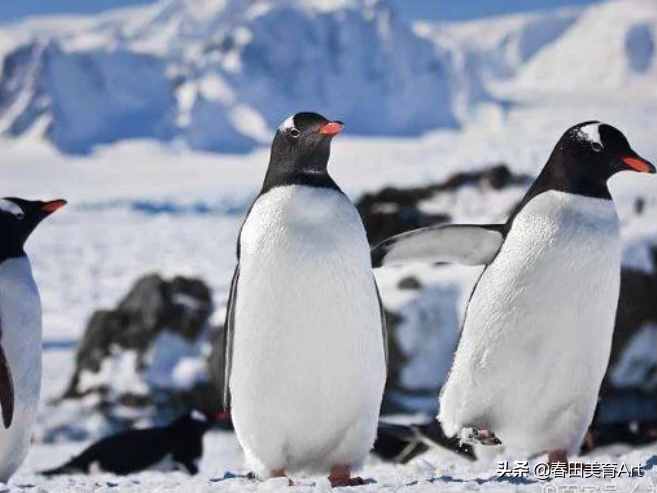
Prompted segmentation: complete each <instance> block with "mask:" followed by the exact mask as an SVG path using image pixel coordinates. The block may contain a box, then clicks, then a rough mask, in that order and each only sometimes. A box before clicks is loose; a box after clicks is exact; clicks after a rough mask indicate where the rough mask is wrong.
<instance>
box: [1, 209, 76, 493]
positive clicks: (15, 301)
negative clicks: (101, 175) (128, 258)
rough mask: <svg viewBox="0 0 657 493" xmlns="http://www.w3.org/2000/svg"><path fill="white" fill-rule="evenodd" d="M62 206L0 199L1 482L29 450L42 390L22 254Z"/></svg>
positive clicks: (35, 300) (37, 305)
mask: <svg viewBox="0 0 657 493" xmlns="http://www.w3.org/2000/svg"><path fill="white" fill-rule="evenodd" d="M65 204H66V201H65V200H52V201H50V202H41V201H30V200H23V199H17V198H4V199H0V407H1V408H2V424H1V425H0V481H2V482H4V483H6V482H7V481H8V480H9V478H10V477H11V476H12V474H14V472H15V471H16V470H17V469H18V467H19V466H20V465H21V464H22V462H23V460H24V459H25V456H26V455H27V451H28V449H29V446H30V440H31V438H32V425H33V423H34V420H35V418H36V413H37V405H38V403H39V394H40V389H41V299H40V297H39V291H38V289H37V286H36V283H35V282H34V278H33V277H32V268H31V266H30V261H29V259H28V258H27V255H26V254H25V250H24V249H23V247H24V245H25V241H26V240H27V238H28V237H29V236H30V234H31V233H32V231H34V228H36V227H37V225H38V224H39V223H40V222H41V221H42V220H43V219H45V218H46V217H48V216H49V215H50V214H52V213H53V212H55V211H56V210H57V209H59V208H60V207H62V206H64V205H65Z"/></svg>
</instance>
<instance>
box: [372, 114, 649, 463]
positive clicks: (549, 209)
mask: <svg viewBox="0 0 657 493" xmlns="http://www.w3.org/2000/svg"><path fill="white" fill-rule="evenodd" d="M625 170H630V171H636V172H641V173H654V172H655V167H654V166H653V165H652V164H650V163H649V162H647V161H646V160H645V159H642V158H641V157H639V156H638V155H637V154H636V153H635V152H634V151H633V150H632V149H631V148H630V145H629V143H628V141H627V139H626V138H625V136H624V135H623V134H622V133H621V132H620V131H619V130H617V129H616V128H614V127H612V126H610V125H607V124H604V123H600V122H597V121H592V122H585V123H580V124H579V125H575V126H574V127H572V128H570V129H568V130H567V131H566V133H565V134H564V135H563V136H562V137H561V139H560V140H559V142H558V143H557V145H556V147H555V148H554V150H553V152H552V155H551V156H550V159H549V160H548V162H547V164H546V165H545V167H544V168H543V171H542V172H541V174H540V175H539V177H538V178H537V179H536V181H535V182H534V183H533V185H532V186H531V188H530V189H529V191H528V192H527V194H526V195H525V197H524V198H523V199H522V201H521V203H520V204H519V206H518V207H517V208H516V210H515V211H514V212H513V213H512V215H511V217H510V219H509V220H508V221H507V222H506V224H499V225H487V226H477V225H449V226H444V227H441V226H437V227H429V228H424V229H419V230H417V231H413V232H409V233H406V234H402V235H399V236H397V237H393V238H390V239H388V240H385V241H384V242H383V243H382V244H380V245H379V246H377V247H376V248H375V249H374V251H373V256H374V259H375V264H378V265H387V264H395V263H406V262H409V261H413V260H423V261H429V262H460V263H463V264H467V265H478V264H480V265H486V268H485V269H484V271H483V273H482V274H481V276H480V278H479V281H478V282H477V285H476V287H475V289H474V290H473V292H472V295H471V297H470V301H469V303H468V306H467V310H466V315H465V320H464V324H463V330H462V333H461V340H460V342H459V345H458V348H457V351H456V355H455V358H454V363H453V366H452V369H451V371H450V374H449V377H448V381H447V383H446V384H445V386H444V387H443V390H442V392H441V396H440V412H439V415H438V419H439V420H440V422H441V424H442V426H443V428H444V429H445V431H446V433H447V434H448V435H454V434H458V433H463V432H465V433H466V435H467V434H471V437H472V438H474V439H477V440H478V441H480V442H482V443H484V444H498V443H500V441H501V443H502V444H504V446H505V447H506V448H507V450H512V451H515V452H516V453H522V454H526V455H529V456H531V455H536V454H541V453H544V452H547V453H548V454H549V455H548V457H549V460H550V462H557V461H558V462H562V461H565V460H567V455H568V454H573V453H576V452H577V451H578V450H579V446H580V443H581V441H582V439H583V437H584V435H585V433H586V430H587V428H588V426H589V424H590V423H591V419H592V417H593V412H594V410H595V407H596V402H597V398H598V392H599V389H600V384H601V382H602V378H603V377H604V374H605V371H606V369H607V365H608V363H609V354H610V348H611V340H612V334H613V329H614V319H615V314H616V307H617V304H618V294H619V283H620V265H621V240H620V234H619V220H618V216H617V214H616V209H615V207H614V203H613V202H612V198H611V195H610V193H609V190H608V188H607V180H608V179H609V178H610V177H611V176H613V175H615V174H616V173H618V172H620V171H625Z"/></svg>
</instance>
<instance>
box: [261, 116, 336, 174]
mask: <svg viewBox="0 0 657 493" xmlns="http://www.w3.org/2000/svg"><path fill="white" fill-rule="evenodd" d="M343 126H344V125H343V123H342V122H340V121H337V120H336V121H330V120H328V119H326V118H324V117H323V116H322V115H319V114H317V113H308V112H303V113H297V114H296V115H293V116H290V117H289V118H287V119H286V120H285V121H284V122H283V123H281V125H280V126H279V127H278V129H277V130H276V135H275V136H274V141H273V142H272V145H271V157H270V161H269V166H270V168H272V167H282V168H287V169H288V170H290V171H295V172H300V173H304V172H305V173H321V172H325V171H326V167H327V165H328V159H329V154H330V151H331V140H332V139H333V137H335V136H336V135H337V134H339V133H340V132H341V131H342V128H343Z"/></svg>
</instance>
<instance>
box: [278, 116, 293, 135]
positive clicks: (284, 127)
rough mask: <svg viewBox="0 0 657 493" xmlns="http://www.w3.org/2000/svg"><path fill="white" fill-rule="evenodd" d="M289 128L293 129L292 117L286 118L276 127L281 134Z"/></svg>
mask: <svg viewBox="0 0 657 493" xmlns="http://www.w3.org/2000/svg"><path fill="white" fill-rule="evenodd" d="M291 128H294V115H292V116H288V117H287V118H286V119H285V121H284V122H283V123H281V125H280V126H279V127H278V129H279V130H280V131H281V132H285V131H287V130H289V129H291Z"/></svg>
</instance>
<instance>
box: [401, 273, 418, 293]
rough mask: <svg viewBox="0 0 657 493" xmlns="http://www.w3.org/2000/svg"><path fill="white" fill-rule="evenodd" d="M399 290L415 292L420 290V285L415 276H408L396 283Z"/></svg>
mask: <svg viewBox="0 0 657 493" xmlns="http://www.w3.org/2000/svg"><path fill="white" fill-rule="evenodd" d="M397 287H398V288H399V289H409V290H417V289H422V283H421V282H420V281H419V280H418V278H417V277H415V276H408V277H404V278H403V279H400V281H399V282H398V283H397Z"/></svg>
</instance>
